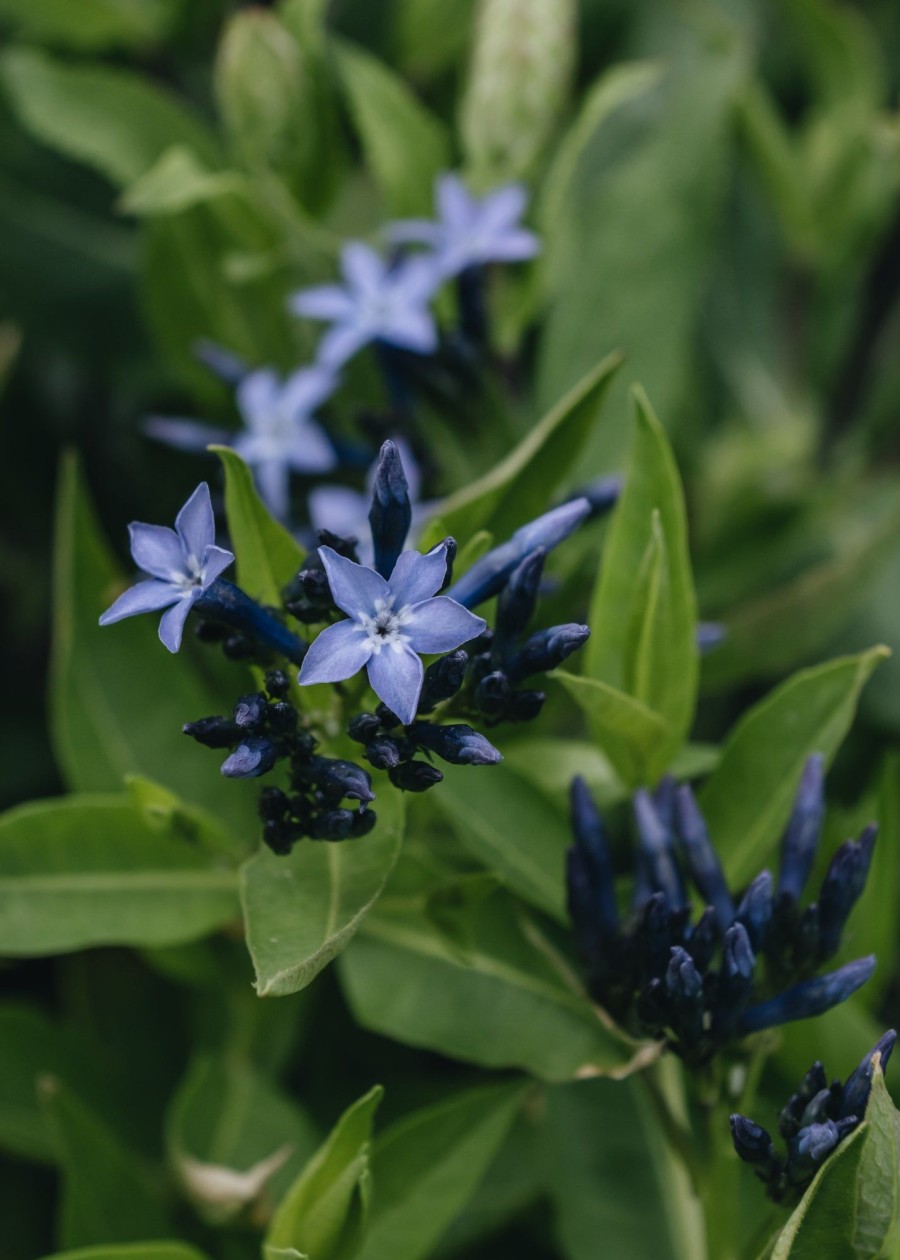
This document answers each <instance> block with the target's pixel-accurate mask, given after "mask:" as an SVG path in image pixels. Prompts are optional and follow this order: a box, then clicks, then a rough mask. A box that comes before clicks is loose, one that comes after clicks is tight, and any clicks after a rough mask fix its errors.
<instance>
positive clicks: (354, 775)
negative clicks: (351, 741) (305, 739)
mask: <svg viewBox="0 0 900 1260" xmlns="http://www.w3.org/2000/svg"><path fill="white" fill-rule="evenodd" d="M293 769H294V779H295V786H296V787H300V786H303V785H306V786H310V787H316V788H318V790H319V791H320V792H321V793H322V794H323V796H325V797H327V798H328V799H329V800H331V801H333V802H334V803H335V804H337V802H338V801H340V800H343V799H344V798H345V797H346V798H348V799H349V800H352V801H363V802H368V801H374V799H375V793H374V792H373V791H372V780H371V779H370V778H369V775H368V774H367V772H366V771H365V770H363V768H362V766H358V765H357V764H356V762H355V761H343V760H341V759H340V758H337V757H309V758H308V759H307V760H305V761H301V762H298V763H296V764H295V765H294V768H293Z"/></svg>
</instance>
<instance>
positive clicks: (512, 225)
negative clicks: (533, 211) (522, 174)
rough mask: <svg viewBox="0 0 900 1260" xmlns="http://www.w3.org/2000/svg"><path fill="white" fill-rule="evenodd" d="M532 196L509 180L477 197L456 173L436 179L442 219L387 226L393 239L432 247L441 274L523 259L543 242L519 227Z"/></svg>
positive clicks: (536, 249) (532, 253)
mask: <svg viewBox="0 0 900 1260" xmlns="http://www.w3.org/2000/svg"><path fill="white" fill-rule="evenodd" d="M527 200H528V194H527V193H526V191H525V189H524V188H523V187H522V185H521V184H507V185H506V186H505V187H504V188H498V189H497V190H496V192H492V193H488V195H487V196H486V197H480V198H479V197H473V196H472V194H471V193H470V192H469V191H468V189H467V188H466V186H465V184H464V183H463V181H462V180H461V179H460V177H459V176H458V175H441V176H439V177H438V179H437V180H436V182H435V203H436V205H437V211H438V216H439V217H438V220H437V222H434V221H432V220H431V219H401V220H400V221H399V222H398V223H395V224H393V225H392V226H391V227H390V228H389V229H388V235H389V238H390V240H391V241H393V242H395V243H397V244H401V243H405V242H416V243H421V244H423V245H429V246H431V248H432V249H433V250H434V260H435V264H436V266H437V268H438V270H439V272H440V274H441V276H442V277H445V278H446V277H449V276H457V275H459V273H460V272H461V271H465V270H466V269H467V268H468V267H476V266H480V265H481V264H483V263H491V262H522V261H524V260H526V259H528V258H533V257H534V256H535V254H537V253H538V252H539V251H540V248H541V244H540V241H539V240H538V238H537V236H535V234H534V232H529V231H528V230H527V229H526V228H523V227H520V226H519V220H520V219H521V217H522V214H523V213H524V211H525V205H526V202H527Z"/></svg>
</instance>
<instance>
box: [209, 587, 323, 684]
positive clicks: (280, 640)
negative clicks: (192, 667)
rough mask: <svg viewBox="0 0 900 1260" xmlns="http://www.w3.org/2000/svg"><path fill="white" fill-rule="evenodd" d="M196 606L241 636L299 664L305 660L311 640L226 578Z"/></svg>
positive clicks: (211, 588)
mask: <svg viewBox="0 0 900 1260" xmlns="http://www.w3.org/2000/svg"><path fill="white" fill-rule="evenodd" d="M194 609H195V611H196V612H198V613H199V614H200V615H201V616H205V617H210V618H212V619H213V620H215V621H219V622H221V623H222V624H223V625H226V626H228V627H229V628H230V629H232V630H237V631H239V632H240V635H241V636H246V637H247V638H249V639H252V640H253V641H254V642H256V643H259V644H261V645H262V646H264V647H267V648H270V649H271V650H272V651H273V652H278V653H279V654H280V655H282V656H286V657H287V659H288V660H289V661H293V662H294V664H295V665H301V664H302V663H303V658H304V656H305V655H306V653H307V651H308V649H309V644H308V643H305V642H304V641H303V640H302V639H298V638H297V636H296V635H295V634H292V633H291V631H290V630H288V628H287V627H286V626H284V625H282V623H281V622H280V621H279V620H278V618H277V617H274V616H273V615H272V614H271V613H270V612H267V611H266V609H265V608H263V607H262V606H261V605H260V604H257V602H256V601H255V600H253V599H251V598H250V596H249V595H245V594H244V592H243V591H242V590H241V589H240V587H238V586H234V585H233V584H232V583H231V582H228V581H226V580H225V578H216V580H215V582H213V584H212V586H210V587H208V588H207V589H206V590H205V591H204V592H203V594H202V595H201V596H200V597H199V599H197V600H196V601H195V603H194Z"/></svg>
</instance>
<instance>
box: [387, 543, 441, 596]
mask: <svg viewBox="0 0 900 1260" xmlns="http://www.w3.org/2000/svg"><path fill="white" fill-rule="evenodd" d="M446 576H447V548H446V547H445V546H444V544H443V543H439V544H438V546H437V547H434V548H432V550H431V551H429V552H428V553H427V555H424V556H423V555H422V554H421V553H420V552H418V551H404V552H402V554H401V555H400V556H399V557H398V559H397V563H396V564H395V565H394V571H393V573H392V574H391V576H390V578H389V579H388V581H389V584H390V588H391V592H392V593H393V595H394V597H395V607H397V608H404V607H406V605H407V604H420V603H421V602H422V600H423V599H430V598H431V596H432V595H434V594H435V592H436V591H439V590H440V589H441V587H442V586H443V584H444V578H445V577H446Z"/></svg>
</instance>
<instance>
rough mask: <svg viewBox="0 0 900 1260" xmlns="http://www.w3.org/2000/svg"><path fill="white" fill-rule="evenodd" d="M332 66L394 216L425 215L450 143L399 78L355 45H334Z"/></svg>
mask: <svg viewBox="0 0 900 1260" xmlns="http://www.w3.org/2000/svg"><path fill="white" fill-rule="evenodd" d="M333 48H334V53H335V62H336V65H337V70H338V75H339V77H340V80H341V85H342V87H343V89H344V92H345V94H346V97H347V103H348V105H349V107H350V114H351V117H352V119H353V123H354V125H355V127H356V130H357V132H358V133H359V138H360V141H361V143H362V146H363V151H364V153H365V156H366V160H367V162H368V164H369V166H370V168H371V171H372V174H373V176H374V177H375V180H376V181H377V183H378V185H379V187H380V188H381V191H382V193H383V194H384V199H385V203H386V206H387V209H388V211H389V213H390V214H392V215H413V214H429V213H430V212H431V210H432V205H433V185H434V179H435V176H436V175H438V174H440V172H441V171H444V170H446V169H447V167H448V166H449V165H450V156H449V155H450V140H449V136H448V135H447V132H446V130H445V128H444V126H443V124H442V123H441V122H440V120H439V119H437V118H436V117H435V116H434V115H433V114H431V113H430V112H429V111H428V110H427V109H426V108H425V106H424V105H422V104H421V103H420V102H419V101H418V100H417V99H416V97H415V96H414V95H413V94H412V92H411V91H410V90H409V88H408V86H407V85H406V83H405V82H404V80H403V79H402V78H400V77H399V76H398V75H396V74H395V73H394V72H393V70H391V69H389V68H388V67H387V66H386V65H385V64H384V63H383V62H381V61H379V60H378V59H377V58H375V57H373V56H371V54H370V53H368V52H366V51H365V50H364V49H362V48H360V47H359V46H357V45H355V44H350V43H346V42H345V41H343V40H335V41H334V42H333Z"/></svg>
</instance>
